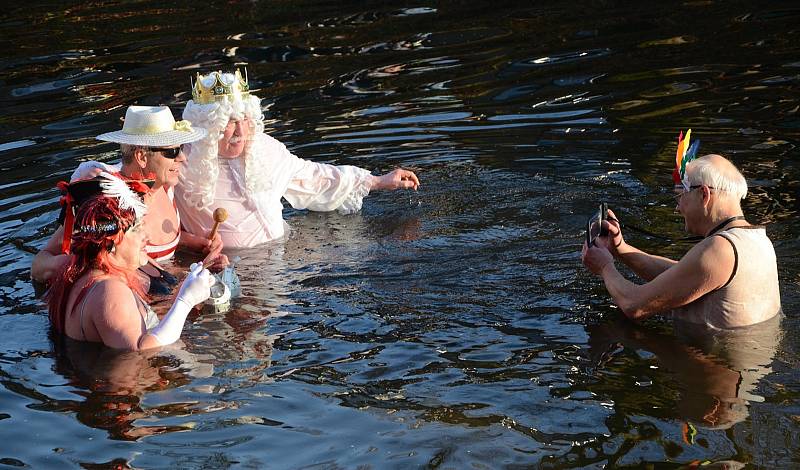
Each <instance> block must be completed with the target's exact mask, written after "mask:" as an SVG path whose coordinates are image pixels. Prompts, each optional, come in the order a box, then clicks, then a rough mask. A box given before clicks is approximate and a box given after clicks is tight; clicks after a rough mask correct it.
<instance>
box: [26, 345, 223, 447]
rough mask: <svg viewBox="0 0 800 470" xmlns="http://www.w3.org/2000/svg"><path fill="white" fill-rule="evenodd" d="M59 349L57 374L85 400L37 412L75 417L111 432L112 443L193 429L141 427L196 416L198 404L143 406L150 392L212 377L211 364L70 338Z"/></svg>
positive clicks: (179, 354) (187, 356)
mask: <svg viewBox="0 0 800 470" xmlns="http://www.w3.org/2000/svg"><path fill="white" fill-rule="evenodd" d="M55 344H56V352H55V367H54V370H55V372H56V373H57V374H59V375H62V376H63V377H64V379H65V380H66V381H67V383H69V384H70V385H71V386H72V387H75V388H76V390H75V391H73V392H72V393H74V394H75V395H78V396H81V397H83V400H82V401H80V400H53V401H47V402H45V403H42V404H41V405H38V406H35V407H32V408H33V409H38V410H46V411H59V412H73V413H75V415H76V418H77V419H78V421H80V422H81V423H83V424H86V425H87V426H91V427H94V428H98V429H104V430H107V431H108V433H109V436H110V437H111V438H112V439H124V440H136V439H139V438H141V437H143V436H150V435H154V434H161V433H165V432H174V431H182V430H187V429H190V428H188V427H184V426H148V425H142V424H141V423H142V422H143V421H147V419H148V418H150V417H154V416H180V415H182V414H190V413H192V412H193V411H194V410H193V409H192V408H193V404H191V403H184V404H181V403H170V404H168V405H165V406H155V407H146V406H143V403H142V401H143V398H144V396H145V395H146V394H147V393H151V392H158V391H163V390H167V389H169V388H173V387H181V386H185V385H187V384H188V383H190V382H191V378H195V379H196V378H201V377H204V376H205V377H207V376H209V375H210V374H211V369H212V367H211V366H210V365H208V364H202V363H199V362H197V360H196V359H194V358H192V355H191V354H190V353H187V352H186V351H184V350H175V351H172V354H175V355H177V357H175V356H172V355H170V353H169V352H163V353H160V354H158V355H156V354H154V353H138V352H118V351H114V350H110V349H108V348H104V347H102V346H98V345H96V344H87V343H82V342H77V341H72V340H70V339H69V338H66V339H60V340H57V341H56V342H55ZM178 358H182V359H183V360H180V359H178ZM187 359H188V360H187ZM187 368H188V370H187ZM137 421H138V422H139V423H140V424H138V425H137Z"/></svg>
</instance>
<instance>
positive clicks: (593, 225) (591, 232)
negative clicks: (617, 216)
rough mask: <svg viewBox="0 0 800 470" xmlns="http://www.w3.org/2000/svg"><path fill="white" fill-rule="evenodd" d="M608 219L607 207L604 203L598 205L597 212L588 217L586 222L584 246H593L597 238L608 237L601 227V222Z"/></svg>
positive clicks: (604, 228) (605, 230)
mask: <svg viewBox="0 0 800 470" xmlns="http://www.w3.org/2000/svg"><path fill="white" fill-rule="evenodd" d="M607 218H608V205H607V204H606V203H605V202H601V203H600V207H599V208H598V209H597V212H595V213H594V214H592V215H591V216H590V217H589V220H587V221H586V246H592V245H594V241H595V239H596V238H597V237H604V236H606V235H608V229H607V228H606V227H604V226H603V222H605V221H606V219H607Z"/></svg>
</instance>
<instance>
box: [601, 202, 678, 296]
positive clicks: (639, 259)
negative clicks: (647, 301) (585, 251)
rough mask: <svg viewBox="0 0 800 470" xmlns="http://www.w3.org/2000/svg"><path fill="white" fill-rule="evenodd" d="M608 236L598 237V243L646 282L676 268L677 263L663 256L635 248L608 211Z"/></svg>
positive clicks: (606, 224) (611, 212) (615, 217)
mask: <svg viewBox="0 0 800 470" xmlns="http://www.w3.org/2000/svg"><path fill="white" fill-rule="evenodd" d="M603 226H604V228H605V229H607V230H608V235H607V236H603V237H598V238H597V241H596V243H597V244H598V245H601V246H604V247H605V248H606V249H607V250H608V251H609V252H610V253H611V254H612V255H614V258H616V259H618V260H619V261H622V263H623V264H625V266H627V267H629V268H630V269H631V271H633V272H634V273H636V275H637V276H639V277H640V278H642V279H644V280H645V281H652V280H653V279H655V278H656V276H658V275H659V274H661V273H663V272H664V271H666V270H667V269H669V268H671V267H672V266H674V265H675V264H676V263H677V261H674V260H671V259H669V258H664V257H663V256H655V255H651V254H649V253H645V252H644V251H642V250H640V249H638V248H636V247H633V246H631V245H629V244H628V243H626V242H625V239H624V238H623V237H622V227H621V226H620V223H619V220H618V219H617V216H616V215H615V214H614V212H613V211H611V210H609V211H608V221H607V222H604V224H603Z"/></svg>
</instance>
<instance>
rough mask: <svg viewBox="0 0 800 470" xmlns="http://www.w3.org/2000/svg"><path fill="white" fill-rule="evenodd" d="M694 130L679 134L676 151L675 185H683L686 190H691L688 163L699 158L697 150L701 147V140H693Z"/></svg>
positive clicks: (673, 175)
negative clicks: (687, 175)
mask: <svg viewBox="0 0 800 470" xmlns="http://www.w3.org/2000/svg"><path fill="white" fill-rule="evenodd" d="M691 136H692V130H691V129H689V130H688V131H686V135H685V136H684V135H683V132H681V133H680V135H679V136H678V149H677V150H676V151H675V169H674V170H673V171H672V181H673V183H675V186H676V187H678V186H683V190H684V191H689V189H690V185H689V179H688V178H687V177H686V164H687V163H689V162H690V161H692V160H694V159H695V158H697V150H698V149H699V148H700V141H699V140H695V141H694V142H691V144H690V139H691Z"/></svg>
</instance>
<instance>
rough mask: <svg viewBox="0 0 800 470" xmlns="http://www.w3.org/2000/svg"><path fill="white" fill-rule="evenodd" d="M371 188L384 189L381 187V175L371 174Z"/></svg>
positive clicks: (373, 189) (371, 189)
mask: <svg viewBox="0 0 800 470" xmlns="http://www.w3.org/2000/svg"><path fill="white" fill-rule="evenodd" d="M369 189H370V191H379V190H381V189H383V188H381V177H380V176H375V175H370V179H369Z"/></svg>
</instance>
